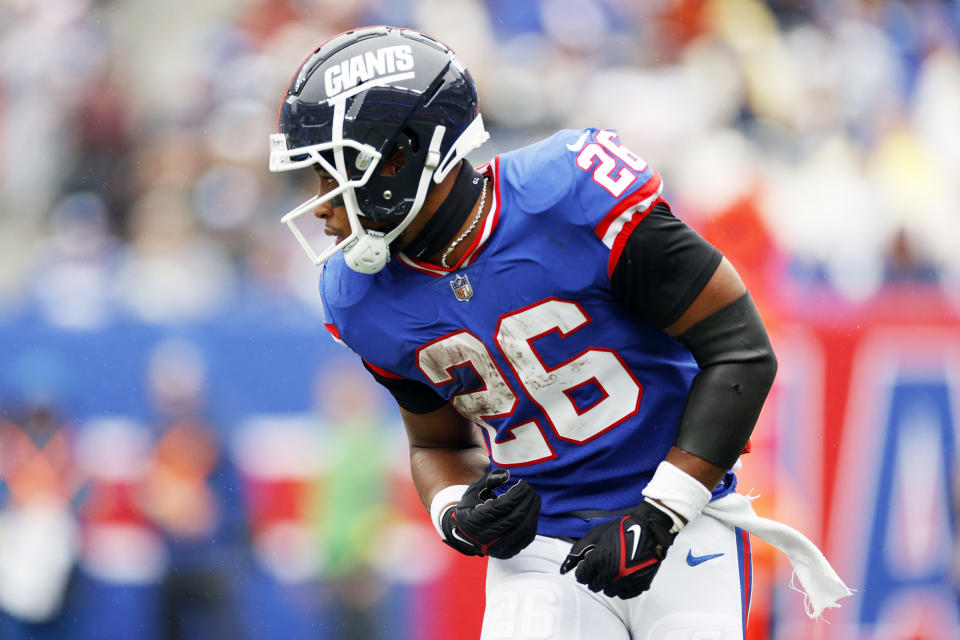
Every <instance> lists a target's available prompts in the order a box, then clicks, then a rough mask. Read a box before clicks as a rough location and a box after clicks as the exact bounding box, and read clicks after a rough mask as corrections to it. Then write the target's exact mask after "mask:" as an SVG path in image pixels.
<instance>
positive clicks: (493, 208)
mask: <svg viewBox="0 0 960 640" xmlns="http://www.w3.org/2000/svg"><path fill="white" fill-rule="evenodd" d="M477 171H478V172H479V173H480V174H481V175H483V176H486V177H487V178H488V179H489V180H490V186H491V187H492V189H491V191H490V195H491V196H492V197H493V202H491V203H490V210H489V211H488V212H487V216H486V217H485V218H484V219H483V226H482V227H481V228H480V233H479V234H478V235H477V237H476V238H474V240H473V243H472V244H471V245H470V247H469V248H468V249H467V251H466V253H464V254H463V257H461V258H460V260H458V261H457V263H456V264H455V265H453V266H452V267H450V268H449V269H444V268H443V267H441V266H440V265H437V264H433V263H431V262H425V261H423V260H418V259H416V258H413V257H411V256H408V255H407V254H405V253H403V252H402V251H401V252H400V253H399V254H398V255H397V257H398V258H400V262H401V263H403V264H405V265H407V266H408V267H410V268H411V269H413V270H414V271H419V272H420V273H425V274H427V275H431V276H433V277H435V278H441V277H443V276H446V275H448V274H450V273H452V272H453V271H457V270H458V269H463V268H464V267H469V266H470V265H471V264H473V263H474V262H475V261H476V259H477V257H478V256H479V255H480V252H481V251H483V249H484V247H486V245H487V241H488V240H489V239H490V236H492V235H493V230H494V229H495V228H496V227H497V223H498V222H499V221H500V201H501V200H500V180H499V177H500V157H499V156H497V157H495V158H494V159H493V160H492V161H491V162H488V163H486V164H482V165H480V166H479V167H477Z"/></svg>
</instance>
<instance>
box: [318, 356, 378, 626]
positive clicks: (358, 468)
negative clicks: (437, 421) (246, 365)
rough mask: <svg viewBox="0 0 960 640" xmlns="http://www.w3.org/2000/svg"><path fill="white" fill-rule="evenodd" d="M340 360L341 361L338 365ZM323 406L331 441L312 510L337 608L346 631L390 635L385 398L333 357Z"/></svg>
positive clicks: (322, 386)
mask: <svg viewBox="0 0 960 640" xmlns="http://www.w3.org/2000/svg"><path fill="white" fill-rule="evenodd" d="M338 365H339V366H338ZM316 384H317V388H316V392H317V403H318V404H317V408H318V411H319V417H320V418H321V419H322V420H323V427H324V433H325V436H326V438H325V439H326V442H327V448H328V451H329V453H328V455H327V458H328V464H327V466H326V468H325V473H324V475H323V476H322V477H321V478H319V481H318V482H317V483H316V484H315V485H314V487H313V491H312V509H311V511H312V516H313V519H314V526H315V527H316V531H317V534H318V537H319V544H320V545H321V548H322V549H323V551H322V553H321V557H322V558H323V564H322V567H321V575H322V577H323V579H324V580H326V581H327V582H328V583H329V586H330V589H329V593H330V594H331V598H332V603H331V605H330V607H329V611H330V614H331V615H332V616H334V617H335V625H334V628H335V629H336V630H337V631H336V637H339V638H344V639H347V638H369V639H370V640H374V639H375V638H389V637H391V636H392V635H393V634H391V633H390V632H389V630H388V629H386V628H385V627H384V625H383V624H382V622H379V621H380V620H382V618H383V616H382V614H381V612H380V608H379V606H378V605H379V604H380V602H381V601H382V600H383V598H384V595H385V592H386V590H387V587H388V583H387V581H386V580H385V579H384V576H383V575H381V574H380V573H379V572H378V571H376V570H375V566H376V565H375V564H374V561H375V557H376V556H377V555H378V554H379V553H380V551H381V546H380V544H379V538H380V537H381V536H382V534H383V531H384V528H385V527H388V526H389V524H390V518H389V507H388V505H387V503H386V500H385V498H386V496H385V493H386V489H387V487H388V486H389V479H388V474H389V460H390V456H389V454H388V450H387V447H386V444H387V443H386V442H385V440H384V438H383V430H384V426H385V424H389V423H390V422H392V421H388V420H386V419H385V409H386V405H384V404H383V403H381V402H380V401H379V400H380V398H379V396H378V395H377V392H376V390H375V388H374V387H373V385H372V384H371V381H370V380H369V379H368V374H367V373H366V371H363V370H362V369H360V368H359V367H357V366H356V363H355V362H339V361H334V362H329V363H327V365H326V366H325V367H324V369H323V372H322V374H321V376H320V377H319V378H318V380H317V383H316Z"/></svg>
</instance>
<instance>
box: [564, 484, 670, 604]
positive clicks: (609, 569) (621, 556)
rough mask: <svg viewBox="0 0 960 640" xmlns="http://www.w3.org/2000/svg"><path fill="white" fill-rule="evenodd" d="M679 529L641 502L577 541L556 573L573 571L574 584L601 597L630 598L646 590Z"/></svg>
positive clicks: (663, 515) (664, 516) (653, 508)
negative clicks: (575, 581)
mask: <svg viewBox="0 0 960 640" xmlns="http://www.w3.org/2000/svg"><path fill="white" fill-rule="evenodd" d="M679 530H680V529H679V527H676V526H675V525H674V521H673V519H672V518H671V517H670V516H668V515H667V514H666V513H665V512H664V511H661V510H660V509H659V508H658V507H655V506H653V505H652V504H650V503H648V502H643V503H641V504H640V506H639V507H637V508H636V509H634V510H633V513H631V514H630V515H626V516H623V517H622V518H620V519H619V520H614V521H612V522H604V523H603V524H601V525H598V526H596V527H594V528H593V529H591V530H590V531H588V532H587V535H585V536H583V537H582V538H580V539H579V540H577V541H576V542H575V543H574V545H573V547H572V548H571V549H570V553H569V554H568V555H567V558H566V560H564V561H563V565H561V567H560V573H567V572H568V571H570V570H571V569H573V568H574V567H576V568H577V573H576V576H577V582H581V583H583V584H585V585H587V587H588V588H589V589H590V590H591V591H603V593H604V595H607V596H611V597H612V596H616V597H619V598H633V597H636V596H638V595H640V594H641V593H643V592H644V591H646V590H647V589H649V588H650V583H651V582H652V581H653V576H655V575H657V571H658V570H659V569H660V562H661V561H662V560H663V558H664V556H665V555H666V553H667V548H668V547H669V546H670V545H671V544H673V539H674V538H676V537H677V533H678V532H679Z"/></svg>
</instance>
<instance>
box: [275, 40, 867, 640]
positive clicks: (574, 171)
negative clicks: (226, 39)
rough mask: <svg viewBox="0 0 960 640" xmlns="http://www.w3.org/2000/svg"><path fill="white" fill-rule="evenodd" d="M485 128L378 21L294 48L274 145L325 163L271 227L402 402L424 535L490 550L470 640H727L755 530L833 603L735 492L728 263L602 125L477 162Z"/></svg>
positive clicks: (741, 416) (747, 354)
mask: <svg viewBox="0 0 960 640" xmlns="http://www.w3.org/2000/svg"><path fill="white" fill-rule="evenodd" d="M487 137H488V136H487V133H486V132H485V130H484V126H483V120H482V118H481V116H480V112H479V109H478V100H477V92H476V88H475V86H474V82H473V79H472V78H471V76H470V74H469V72H468V71H467V69H466V68H464V66H463V64H462V63H461V62H460V61H459V60H458V59H457V57H456V56H455V54H454V53H453V52H452V51H451V50H450V49H449V48H448V47H447V46H445V45H444V44H442V43H440V42H439V41H437V40H435V39H433V38H431V37H429V36H426V35H424V34H422V33H419V32H417V31H413V30H409V29H399V28H392V27H370V28H363V29H356V30H353V31H349V32H346V33H343V34H340V35H337V36H335V37H333V38H331V39H330V40H328V41H327V42H325V43H324V44H323V45H322V46H321V47H320V48H318V49H317V50H316V51H315V52H314V53H313V54H312V55H311V56H309V57H308V58H307V60H306V61H304V62H303V64H302V65H301V66H300V68H299V69H298V70H297V72H296V73H295V75H294V77H293V80H292V81H291V83H290V85H289V88H288V90H287V92H286V94H285V96H284V97H283V100H282V103H281V105H280V113H279V133H276V134H274V135H272V136H271V140H270V142H271V156H270V169H271V170H273V171H286V170H292V169H299V168H307V167H309V168H313V169H314V170H315V171H316V172H317V175H318V177H319V186H318V193H317V195H316V196H314V197H313V198H311V199H310V200H308V201H306V202H304V203H303V204H302V205H301V206H299V207H297V208H295V209H294V210H292V211H290V212H289V213H287V214H286V215H285V216H284V218H283V222H284V223H285V224H287V225H288V226H289V227H290V229H291V230H292V231H293V233H294V235H295V236H296V238H297V240H298V241H299V242H300V244H301V245H302V246H303V248H304V249H305V250H306V252H307V254H308V255H309V256H310V258H311V260H313V262H314V263H316V264H318V265H320V264H322V265H323V271H322V275H321V281H320V293H321V296H322V299H323V307H324V315H325V320H324V322H325V324H326V327H327V328H328V329H329V330H330V332H331V333H332V334H333V336H334V337H335V338H336V339H337V340H339V341H341V342H343V343H345V344H346V345H348V346H349V347H350V348H351V349H353V350H354V351H355V352H356V353H357V354H358V355H359V356H360V357H361V358H362V359H363V363H364V365H365V366H366V367H367V369H369V370H370V372H371V373H372V375H373V376H374V377H375V378H376V379H377V380H378V381H379V382H380V383H381V384H383V385H384V386H385V387H386V388H387V389H389V390H390V392H391V393H392V394H393V396H394V397H395V398H396V401H397V404H398V405H399V410H400V413H401V416H402V418H403V422H404V424H405V426H406V430H407V436H408V439H409V446H410V462H411V469H412V474H413V480H414V483H415V485H416V487H417V490H418V492H419V495H420V497H421V499H422V501H423V504H424V505H425V507H426V508H427V510H428V511H429V512H430V517H431V519H432V521H433V524H434V526H435V527H436V530H437V533H438V534H439V535H440V537H441V538H442V539H443V540H444V542H446V543H447V544H448V545H450V546H451V547H453V549H456V550H457V551H459V552H461V553H464V554H467V555H476V556H489V557H490V561H489V565H488V571H487V587H486V589H487V593H486V595H487V608H486V612H485V616H484V623H483V637H484V638H522V637H536V638H547V637H550V638H588V637H589V638H596V637H604V638H607V639H609V640H612V639H614V638H628V637H630V638H664V637H668V636H669V637H674V636H673V635H671V634H672V633H674V632H676V633H681V631H680V630H684V631H683V633H687V634H695V633H696V632H698V631H699V630H707V631H710V632H711V634H713V635H710V636H709V637H717V638H719V637H723V638H742V637H743V633H744V626H745V624H746V616H747V609H748V606H749V592H750V584H749V576H750V552H749V542H748V535H747V532H754V533H756V534H758V535H760V536H762V537H765V538H766V539H769V540H771V542H773V543H774V544H777V545H778V546H779V547H780V548H782V549H783V550H785V551H786V552H787V553H788V554H790V555H791V559H792V560H793V561H794V565H795V567H796V569H797V575H798V577H799V578H800V581H801V583H802V585H803V586H804V587H805V588H806V590H807V591H808V594H809V597H810V608H811V611H810V612H811V613H812V614H814V615H819V613H820V611H822V610H823V608H825V607H830V606H836V604H835V602H836V600H837V599H838V598H839V597H842V596H843V595H847V594H848V593H849V592H848V590H847V589H846V587H845V586H844V585H843V583H842V582H841V581H840V580H839V579H838V578H837V577H836V574H835V573H834V572H833V570H832V569H831V568H830V565H829V564H827V562H826V560H825V559H824V558H823V556H822V554H820V553H819V551H818V550H817V549H816V547H814V546H813V545H812V544H810V543H809V541H807V540H806V539H805V538H803V537H802V536H801V535H800V534H798V533H797V532H795V531H793V530H792V529H790V528H789V527H786V526H784V525H781V524H779V523H774V522H771V521H767V520H762V519H759V518H757V517H756V516H755V515H754V514H753V511H752V509H751V508H750V506H749V503H748V502H747V501H746V500H745V498H743V497H742V496H740V495H738V494H737V493H736V492H735V488H736V476H735V475H734V473H733V472H732V471H731V469H732V468H733V467H734V465H735V463H736V462H737V460H738V458H739V456H740V454H741V452H742V451H743V450H744V447H745V446H746V445H747V442H748V439H749V438H750V434H751V431H752V430H753V428H754V425H755V423H756V420H757V416H758V414H759V413H760V409H761V407H762V406H763V403H764V400H765V398H766V395H767V392H768V390H769V389H770V385H771V383H772V381H773V378H774V374H775V371H776V360H775V357H774V354H773V350H772V349H771V346H770V342H769V340H768V339H767V334H766V331H765V330H764V326H763V322H762V320H761V318H760V316H759V314H758V312H757V309H756V307H755V306H754V304H753V302H752V300H751V298H750V295H749V293H748V292H747V290H746V288H745V287H744V284H743V282H742V281H741V279H740V277H739V276H738V275H737V272H736V271H735V269H734V267H733V266H732V265H731V264H730V263H729V262H728V261H727V260H725V259H724V257H723V256H722V255H721V254H720V252H719V251H718V250H717V249H715V248H714V247H712V246H711V245H709V244H708V243H707V242H705V241H704V240H703V239H702V238H701V237H700V236H698V235H697V234H696V233H695V232H694V231H692V230H691V229H690V228H689V227H687V226H686V225H685V224H684V223H683V222H682V221H680V220H679V219H678V218H677V217H675V216H674V214H673V212H672V211H671V209H670V206H669V205H668V203H667V202H666V200H664V198H663V195H662V191H663V185H662V182H661V179H660V176H659V174H658V173H657V172H656V171H655V170H654V169H653V168H651V167H650V166H648V165H647V164H646V163H645V162H644V161H643V160H642V159H641V158H640V157H638V156H637V155H635V154H634V153H633V152H632V151H630V150H629V149H628V148H627V147H626V146H624V144H623V143H622V141H621V140H620V139H619V138H618V136H617V133H616V132H615V131H612V130H609V129H584V130H580V131H561V132H559V133H557V134H555V135H554V136H552V137H550V138H548V139H546V140H544V141H542V142H539V143H537V144H534V145H532V146H529V147H526V148H523V149H519V150H516V151H512V152H509V153H505V154H502V155H499V156H497V157H495V158H494V159H493V160H492V161H490V162H489V163H487V164H485V165H483V166H481V167H478V168H474V167H473V166H471V164H470V163H469V162H468V161H467V160H466V159H465V156H466V155H467V154H468V153H469V152H470V151H472V150H474V149H476V148H477V147H479V146H480V145H481V144H482V143H483V142H484V141H485V140H486V139H487ZM308 213H312V214H313V215H314V216H315V217H317V218H319V219H320V220H322V221H323V222H324V232H325V233H326V234H327V235H330V236H333V237H334V242H333V244H332V245H330V246H328V247H326V248H324V249H322V250H321V249H319V248H318V247H315V246H314V245H313V244H312V243H311V242H310V241H309V240H308V234H305V233H304V232H303V229H302V228H301V227H302V226H303V224H304V223H305V222H304V220H303V219H302V216H304V215H305V214H308ZM721 633H722V635H717V634H721ZM676 637H680V636H679V635H678V636H676ZM682 637H692V636H691V635H683V636H682ZM705 637H706V636H705Z"/></svg>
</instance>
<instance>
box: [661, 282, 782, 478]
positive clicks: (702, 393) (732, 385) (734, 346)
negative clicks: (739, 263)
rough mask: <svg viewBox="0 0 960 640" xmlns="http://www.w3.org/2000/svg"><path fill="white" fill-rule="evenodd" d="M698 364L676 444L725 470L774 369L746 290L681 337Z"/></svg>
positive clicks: (756, 413) (750, 429)
mask: <svg viewBox="0 0 960 640" xmlns="http://www.w3.org/2000/svg"><path fill="white" fill-rule="evenodd" d="M679 340H680V342H681V343H683V345H684V346H685V347H687V348H688V349H689V350H690V352H691V353H692V354H693V357H694V358H695V359H696V361H697V364H699V365H700V373H698V374H697V375H696V377H695V378H694V379H693V384H692V385H691V387H690V392H689V393H688V395H687V402H686V404H685V405H684V408H683V414H682V415H681V416H680V427H679V430H678V431H677V438H676V440H675V441H674V444H675V445H676V446H678V447H679V448H681V449H683V450H684V451H687V452H689V453H692V454H694V455H696V456H699V457H701V458H703V459H704V460H707V461H709V462H712V463H713V464H715V465H717V466H718V467H721V468H723V469H729V468H730V467H732V466H733V463H734V462H736V461H737V458H738V457H739V456H740V454H741V453H742V452H743V448H744V447H745V446H746V444H747V440H749V439H750V434H751V433H752V432H753V428H754V427H755V426H756V424H757V418H758V417H759V415H760V409H761V408H762V407H763V403H764V401H765V400H766V398H767V393H768V392H769V391H770V386H771V385H772V384H773V378H774V376H775V375H776V373H777V359H776V357H775V356H774V353H773V347H772V346H771V345H770V340H769V339H768V338H767V332H766V330H765V329H764V327H763V320H761V319H760V313H759V312H758V311H757V307H756V306H755V305H754V304H753V300H752V299H751V298H750V294H749V293H745V294H743V296H741V297H740V298H738V299H737V300H735V301H734V302H731V303H730V304H729V305H727V306H726V307H724V308H723V309H720V310H719V311H717V312H716V313H713V314H711V315H710V316H707V317H706V318H704V319H703V320H701V321H700V322H698V323H697V324H695V325H694V326H693V327H691V328H690V329H688V330H687V331H686V332H684V333H682V334H681V335H680V336H679Z"/></svg>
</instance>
